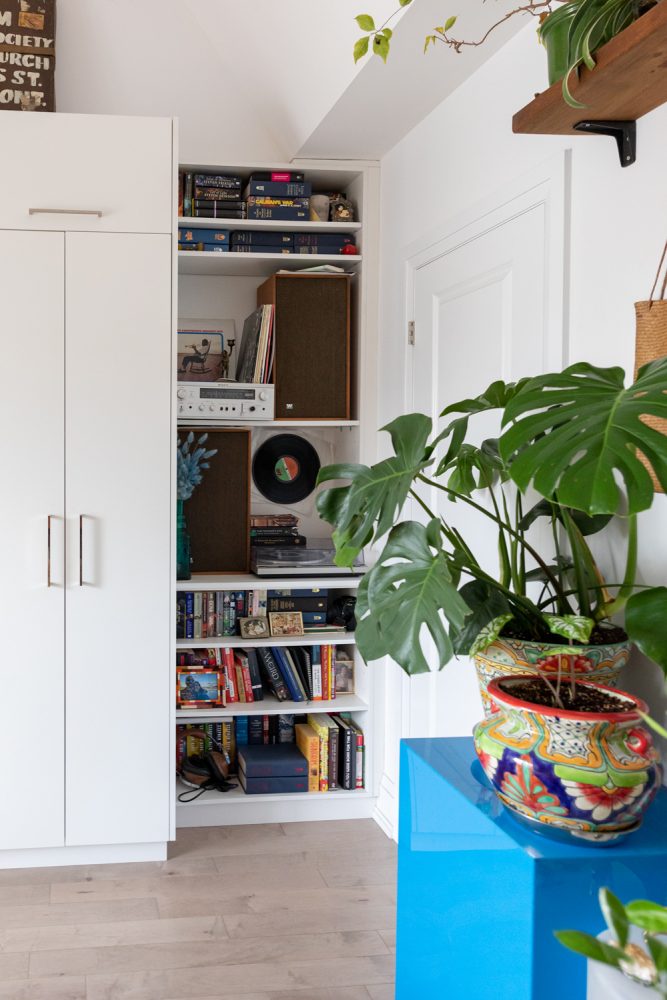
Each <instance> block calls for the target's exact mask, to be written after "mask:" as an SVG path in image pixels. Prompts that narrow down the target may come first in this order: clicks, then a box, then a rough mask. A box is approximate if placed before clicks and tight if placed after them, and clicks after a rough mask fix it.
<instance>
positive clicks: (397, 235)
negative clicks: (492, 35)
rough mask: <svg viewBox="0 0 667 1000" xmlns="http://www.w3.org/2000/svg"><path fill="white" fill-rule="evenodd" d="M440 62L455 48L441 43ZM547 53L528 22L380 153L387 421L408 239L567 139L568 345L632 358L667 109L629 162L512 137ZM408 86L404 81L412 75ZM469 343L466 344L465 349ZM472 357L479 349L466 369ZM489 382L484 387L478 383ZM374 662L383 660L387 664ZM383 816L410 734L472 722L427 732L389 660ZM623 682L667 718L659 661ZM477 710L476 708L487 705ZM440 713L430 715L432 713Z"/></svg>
mask: <svg viewBox="0 0 667 1000" xmlns="http://www.w3.org/2000/svg"><path fill="white" fill-rule="evenodd" d="M439 57H440V58H441V59H443V60H446V59H448V58H455V57H454V56H453V55H452V54H451V53H447V52H441V53H439ZM545 77H546V69H545V56H544V51H543V50H542V49H541V47H540V46H538V44H537V43H536V40H535V34H534V26H533V25H532V24H531V25H529V26H527V28H526V29H525V30H524V31H522V32H521V33H520V34H519V35H518V36H517V37H516V38H514V39H512V40H511V41H510V42H509V43H508V44H507V45H506V46H505V47H504V48H503V49H502V50H501V51H500V52H499V53H497V54H496V55H495V56H494V57H493V58H492V59H491V60H489V62H487V63H486V64H485V65H484V66H483V67H482V68H481V69H479V70H478V71H477V72H476V73H475V74H474V75H473V76H472V77H471V78H470V79H469V80H467V81H466V82H465V83H464V84H463V85H462V86H461V87H459V89H458V90H457V91H455V92H454V93H453V94H452V95H451V96H450V97H449V98H447V99H446V100H445V101H444V102H443V103H442V104H441V105H440V106H439V107H438V108H437V109H436V110H435V111H433V112H432V113H431V114H430V115H429V116H428V117H427V118H426V119H424V120H423V121H422V122H421V123H420V124H419V125H418V126H417V127H416V128H414V130H413V131H412V132H411V133H409V134H408V135H407V136H406V137H405V139H403V140H402V141H401V142H400V143H399V144H398V145H397V146H395V148H394V149H393V150H392V151H391V152H390V153H388V154H387V155H386V156H385V157H384V158H383V160H382V209H381V219H382V244H381V285H380V289H381V316H380V329H381V331H382V337H383V346H382V350H381V360H380V365H381V372H380V385H382V386H383V387H384V390H383V391H382V393H381V394H380V413H379V418H378V426H382V425H383V424H384V423H386V422H387V421H388V420H390V419H391V418H392V417H394V416H395V415H396V414H397V413H399V412H401V411H402V408H403V383H404V352H405V335H406V331H405V329H404V321H403V303H402V292H403V279H404V260H405V256H406V254H405V249H406V248H407V247H408V246H409V245H410V244H412V243H414V242H415V241H418V240H420V239H422V238H424V237H425V236H427V235H428V234H430V233H432V232H433V231H434V230H437V229H438V227H439V226H441V227H443V229H444V227H445V223H446V222H447V220H448V219H450V218H452V217H455V216H457V215H458V214H459V213H460V212H461V211H462V210H464V209H465V208H467V207H468V206H474V205H475V204H476V203H477V202H479V201H481V200H482V199H485V198H487V197H488V196H490V195H492V194H494V193H495V192H497V191H500V190H501V189H502V187H503V184H504V183H505V182H507V181H509V180H510V179H512V178H515V177H517V176H518V175H520V174H521V173H522V172H524V171H526V170H529V169H530V168H532V167H534V166H535V165H537V164H539V163H541V162H542V161H544V160H546V159H547V158H548V157H550V156H552V155H553V154H554V153H556V152H557V151H560V150H563V149H566V148H571V149H572V150H573V154H572V226H571V257H570V273H571V278H570V297H569V299H570V310H569V311H570V317H569V334H568V354H569V360H570V361H571V362H574V361H578V360H587V361H590V362H593V363H595V364H599V365H618V364H620V365H621V366H623V367H625V368H626V370H627V369H629V368H631V367H632V364H633V352H634V311H633V303H634V301H635V300H636V299H644V298H647V297H648V293H649V290H650V287H651V283H652V280H653V275H654V272H655V269H656V267H657V262H658V258H659V255H660V252H661V249H662V246H663V244H664V241H665V239H666V238H667V186H666V185H665V176H666V167H667V106H665V107H662V108H660V109H658V110H657V111H655V112H653V113H652V114H650V115H648V116H646V117H645V118H644V119H642V120H641V121H640V122H639V123H638V161H637V163H636V164H635V165H633V166H631V167H629V168H626V169H621V167H620V164H619V161H618V156H617V152H616V146H615V144H614V143H613V141H612V140H611V139H607V138H592V137H583V136H582V137H579V136H573V137H572V138H570V137H569V136H568V137H560V136H553V137H552V136H524V135H516V136H515V135H513V134H512V128H511V118H512V114H513V113H514V112H515V111H516V110H518V109H519V108H521V107H522V106H523V105H525V104H527V103H528V102H529V101H530V99H531V98H532V96H533V94H534V93H536V92H537V91H539V90H543V89H544V87H545V83H546V81H545ZM406 85H408V82H407V81H406ZM459 350H461V351H465V344H464V343H462V344H460V345H459ZM474 364H475V359H474V357H471V358H470V365H471V366H473V365H474ZM482 388H484V386H481V385H480V390H481V389H482ZM640 531H641V544H640V566H641V571H642V576H643V578H644V579H645V581H646V582H648V583H664V582H665V566H666V565H667V498H665V497H662V496H660V497H658V498H657V499H656V503H655V507H654V509H653V510H652V511H651V512H650V513H648V514H647V515H645V516H643V517H642V518H641V524H640ZM378 669H382V668H381V667H380V666H379V665H378ZM465 669H466V668H465V667H462V666H457V665H450V666H449V667H447V668H445V676H444V678H443V681H442V682H439V683H438V685H437V688H438V691H439V696H440V697H447V698H450V699H456V696H457V686H460V685H461V684H464V683H465V676H464V675H463V674H462V670H465ZM390 671H391V681H390V683H389V684H388V685H387V687H388V694H387V698H388V703H387V718H388V719H390V720H392V723H391V725H390V726H389V727H388V745H387V750H386V766H385V779H384V782H383V790H384V793H385V794H384V799H383V801H381V809H382V810H383V814H384V816H385V817H387V818H388V819H389V820H391V819H392V818H393V816H394V813H393V809H394V805H395V804H394V802H393V801H392V797H393V795H394V793H395V781H396V777H397V742H398V738H399V736H400V735H401V730H402V735H411V736H428V735H462V734H464V733H468V732H469V731H470V726H471V724H472V722H473V721H474V720H472V719H459V721H458V724H457V726H456V728H455V729H454V727H452V729H451V730H450V731H448V732H432V731H429V723H428V720H427V718H426V713H424V712H420V711H416V712H415V711H414V709H413V710H412V711H410V708H409V704H410V703H412V704H413V706H414V704H415V703H419V702H421V701H422V699H421V697H420V694H421V693H422V691H421V689H422V688H425V687H427V686H428V685H429V678H428V677H419V678H412V679H411V680H409V681H406V680H404V679H403V677H402V676H399V674H400V672H399V671H398V669H397V668H395V667H391V668H390ZM626 680H627V684H628V686H631V687H632V690H633V691H635V692H637V693H642V694H644V696H646V695H647V694H649V695H650V700H651V703H652V707H653V710H654V712H655V713H656V715H657V717H661V716H662V718H663V719H664V714H665V705H666V704H667V703H666V702H665V698H664V686H663V684H662V680H661V676H660V675H659V672H658V671H657V668H655V667H654V666H653V665H652V664H648V663H647V662H639V661H637V662H635V663H634V664H633V668H632V675H631V679H627V678H626ZM480 714H481V713H480ZM431 715H433V713H431Z"/></svg>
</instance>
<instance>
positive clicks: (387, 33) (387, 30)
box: [380, 28, 394, 38]
mask: <svg viewBox="0 0 667 1000" xmlns="http://www.w3.org/2000/svg"><path fill="white" fill-rule="evenodd" d="M380 34H381V35H384V37H385V38H391V37H392V35H393V34H394V32H393V31H392V30H391V28H383V29H382V31H381V32H380Z"/></svg>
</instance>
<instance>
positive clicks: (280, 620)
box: [269, 611, 304, 635]
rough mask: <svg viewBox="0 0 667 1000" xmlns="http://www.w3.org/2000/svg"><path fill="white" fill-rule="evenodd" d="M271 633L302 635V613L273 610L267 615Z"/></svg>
mask: <svg viewBox="0 0 667 1000" xmlns="http://www.w3.org/2000/svg"><path fill="white" fill-rule="evenodd" d="M269 620H270V622H271V635H303V634H304V632H303V615H302V614H301V612H300V611H273V612H271V614H270V615H269Z"/></svg>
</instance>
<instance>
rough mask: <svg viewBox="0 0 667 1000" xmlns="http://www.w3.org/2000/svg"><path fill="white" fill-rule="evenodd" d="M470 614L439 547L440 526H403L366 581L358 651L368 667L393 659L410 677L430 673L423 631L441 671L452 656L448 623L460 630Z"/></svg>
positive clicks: (435, 523)
mask: <svg viewBox="0 0 667 1000" xmlns="http://www.w3.org/2000/svg"><path fill="white" fill-rule="evenodd" d="M468 613H469V608H468V606H467V605H466V603H465V601H464V600H463V598H462V597H461V596H460V595H459V593H458V591H457V589H456V572H455V571H454V572H453V571H452V569H451V567H450V565H449V562H448V559H447V555H446V553H445V552H444V551H443V550H442V547H441V539H440V524H439V522H438V521H437V520H436V519H434V520H433V521H431V522H430V523H429V524H428V525H426V526H424V525H423V524H419V523H418V522H416V521H404V522H403V523H401V524H399V525H397V526H396V527H395V528H394V529H393V530H392V531H391V532H390V534H389V537H388V539H387V544H386V545H385V547H384V550H383V552H382V554H381V555H380V558H379V560H378V562H377V563H376V565H375V566H374V567H373V569H371V570H370V571H369V572H368V573H367V574H366V576H365V577H364V579H363V580H362V583H361V586H360V588H359V594H358V600H357V630H356V641H357V646H358V648H359V652H360V653H361V655H362V656H363V658H364V660H366V661H367V662H368V661H370V660H377V659H380V657H383V656H391V657H392V659H394V660H395V661H396V662H397V663H398V664H400V666H401V667H402V668H403V670H405V672H406V673H408V674H419V673H425V672H427V671H428V670H429V669H430V667H429V663H428V661H427V659H426V657H425V655H424V651H423V649H422V644H421V635H422V628H423V627H424V626H425V627H426V629H427V631H428V632H429V633H430V635H431V637H432V639H433V642H434V644H435V650H436V656H437V662H438V665H439V666H440V667H443V666H444V665H445V664H446V663H447V662H448V661H449V660H450V659H451V658H452V656H453V653H454V650H453V648H452V642H451V639H450V637H449V634H448V630H447V627H446V623H445V620H446V621H447V622H449V623H450V624H451V625H453V626H454V627H455V628H456V629H460V628H461V627H462V625H463V622H464V619H465V617H466V615H467V614H468Z"/></svg>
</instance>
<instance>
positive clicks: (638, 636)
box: [625, 587, 667, 676]
mask: <svg viewBox="0 0 667 1000" xmlns="http://www.w3.org/2000/svg"><path fill="white" fill-rule="evenodd" d="M665 622H667V587H650V588H648V589H646V590H640V591H639V592H638V593H637V594H633V595H632V597H631V598H630V599H629V601H628V603H627V604H626V606H625V631H626V632H627V633H628V636H629V637H630V639H632V641H633V642H634V644H635V645H636V646H637V647H638V648H639V649H640V650H641V651H642V653H643V654H644V656H648V658H649V659H650V660H653V661H654V663H657V664H658V666H659V667H660V668H661V670H662V671H663V673H664V674H665V676H667V629H666V628H665Z"/></svg>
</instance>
